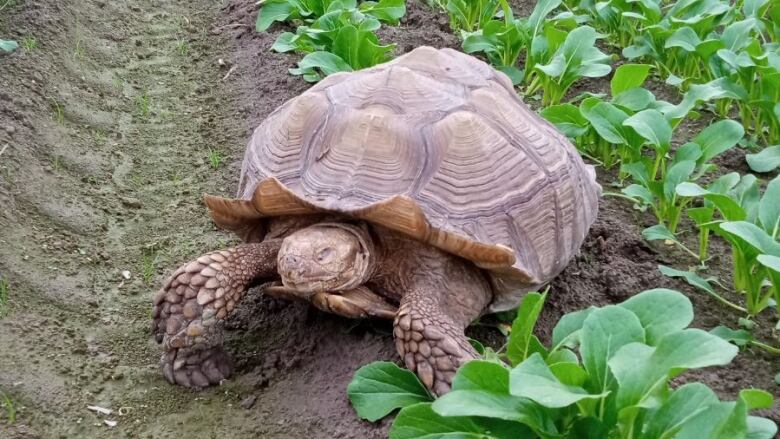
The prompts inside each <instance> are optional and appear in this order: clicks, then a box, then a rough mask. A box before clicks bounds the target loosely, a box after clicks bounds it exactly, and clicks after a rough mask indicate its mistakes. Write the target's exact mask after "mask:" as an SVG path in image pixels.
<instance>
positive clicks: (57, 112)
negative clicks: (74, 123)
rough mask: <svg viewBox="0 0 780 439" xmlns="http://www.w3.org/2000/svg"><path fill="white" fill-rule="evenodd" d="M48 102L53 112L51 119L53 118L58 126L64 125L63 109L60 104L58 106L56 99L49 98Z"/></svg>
mask: <svg viewBox="0 0 780 439" xmlns="http://www.w3.org/2000/svg"><path fill="white" fill-rule="evenodd" d="M49 100H50V101H51V109H52V111H53V112H54V114H53V116H52V117H53V118H54V120H55V121H56V122H57V123H58V124H60V125H62V124H64V123H65V108H63V106H62V104H60V103H59V101H57V100H56V99H54V98H49Z"/></svg>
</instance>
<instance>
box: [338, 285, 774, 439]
mask: <svg viewBox="0 0 780 439" xmlns="http://www.w3.org/2000/svg"><path fill="white" fill-rule="evenodd" d="M543 301H544V296H541V295H538V294H531V295H529V296H527V298H526V299H525V300H524V301H523V303H522V304H521V307H520V310H519V312H518V316H517V319H516V320H515V323H514V324H513V329H512V333H511V335H510V338H509V342H508V346H509V347H508V348H507V352H508V353H512V354H511V355H505V357H506V358H508V360H509V361H510V363H511V366H510V365H507V364H506V363H505V362H504V361H502V360H501V359H500V358H499V357H498V356H495V355H493V356H491V357H489V359H485V360H474V361H470V362H468V363H466V364H465V365H463V366H461V368H460V369H459V370H458V372H457V374H456V375H455V377H454V379H453V383H452V391H451V392H450V393H448V394H446V395H444V396H442V397H440V398H439V399H437V400H435V401H432V398H431V396H430V394H428V392H427V391H426V390H425V388H424V387H423V386H422V385H421V384H420V383H419V381H418V380H417V378H416V377H415V376H414V374H413V373H411V372H409V371H406V370H403V369H400V368H398V367H397V366H395V365H394V364H393V363H373V364H370V365H368V366H365V367H363V368H361V369H360V370H358V372H357V373H356V374H355V377H354V378H353V380H352V382H351V383H350V385H349V387H348V390H347V392H348V395H349V398H350V401H351V402H352V404H353V406H354V407H355V409H356V411H357V412H358V415H359V416H361V417H362V418H365V419H369V420H377V419H380V418H382V417H384V416H386V415H387V414H389V413H390V412H391V411H393V410H395V409H397V408H401V411H400V412H399V413H398V416H397V417H396V419H395V421H394V422H393V426H392V428H391V430H390V438H391V439H412V438H432V437H469V438H471V437H473V438H476V437H488V438H499V439H504V438H507V439H508V438H529V439H530V438H545V439H547V438H583V437H609V438H621V439H623V438H625V439H634V438H647V439H649V438H672V437H674V438H680V439H687V438H691V439H692V438H696V439H708V438H713V439H714V438H726V437H728V438H734V439H738V438H748V437H750V438H754V439H763V438H767V439H768V438H771V437H773V436H774V434H775V433H776V432H777V426H776V425H775V423H774V422H772V421H771V420H768V419H765V418H760V417H755V416H750V415H749V411H750V410H752V409H758V408H766V407H770V406H771V405H772V403H773V398H772V396H771V395H770V394H769V393H767V392H764V391H761V390H757V389H748V390H743V391H741V392H740V394H739V397H738V399H737V400H736V401H721V400H720V399H719V398H718V397H717V395H716V394H715V393H714V392H713V391H712V390H711V389H709V388H708V387H707V386H706V385H704V384H701V383H697V382H693V383H687V384H685V385H682V386H679V387H676V388H672V387H671V386H670V385H669V381H670V379H672V378H674V377H676V376H678V375H680V374H681V373H683V372H684V371H686V370H688V369H696V368H702V367H708V366H717V365H724V364H728V363H729V362H731V360H732V359H733V358H734V356H735V355H736V354H737V347H736V346H734V345H731V344H730V343H728V342H727V341H726V340H724V339H722V338H721V337H719V336H717V335H713V334H711V333H708V332H705V331H702V330H700V329H693V328H688V325H689V324H690V323H691V321H692V320H693V307H692V305H691V303H690V301H689V300H688V299H687V298H686V297H685V296H684V295H682V294H681V293H679V292H676V291H672V290H665V289H655V290H648V291H644V292H642V293H639V294H637V295H636V296H634V297H632V298H630V299H628V300H626V301H625V302H623V303H621V304H619V305H609V306H605V307H600V308H596V307H590V308H588V309H584V310H580V311H576V312H573V313H570V314H567V315H565V316H564V317H563V318H561V320H560V321H559V322H558V324H557V325H556V326H555V328H554V330H553V334H552V345H551V347H550V348H547V347H545V346H543V345H542V344H541V343H540V342H539V341H538V339H536V337H534V336H533V335H532V334H531V335H530V336H529V334H530V332H531V331H532V330H533V326H534V325H535V322H536V318H537V316H538V314H539V310H540V309H541V306H542V303H543Z"/></svg>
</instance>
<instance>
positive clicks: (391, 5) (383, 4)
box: [360, 0, 406, 25]
mask: <svg viewBox="0 0 780 439" xmlns="http://www.w3.org/2000/svg"><path fill="white" fill-rule="evenodd" d="M360 10H361V11H362V12H363V13H365V14H368V15H370V16H372V17H374V18H376V19H377V20H379V21H383V22H385V23H388V24H392V25H397V24H398V21H399V20H400V19H401V17H403V16H404V14H406V2H405V1H404V0H379V3H377V2H373V1H367V2H363V3H361V4H360Z"/></svg>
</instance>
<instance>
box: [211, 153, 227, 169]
mask: <svg viewBox="0 0 780 439" xmlns="http://www.w3.org/2000/svg"><path fill="white" fill-rule="evenodd" d="M208 158H209V164H211V167H212V168H214V169H218V168H219V166H220V165H221V164H222V162H224V161H225V158H224V157H223V156H222V152H220V150H218V149H213V148H209V155H208Z"/></svg>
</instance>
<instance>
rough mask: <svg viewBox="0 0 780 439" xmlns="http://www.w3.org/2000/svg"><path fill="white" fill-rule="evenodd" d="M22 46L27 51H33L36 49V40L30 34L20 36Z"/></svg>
mask: <svg viewBox="0 0 780 439" xmlns="http://www.w3.org/2000/svg"><path fill="white" fill-rule="evenodd" d="M22 47H24V50H26V51H28V52H34V51H35V50H36V49H38V40H36V39H35V37H34V36H32V35H28V36H26V37H24V38H22Z"/></svg>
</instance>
